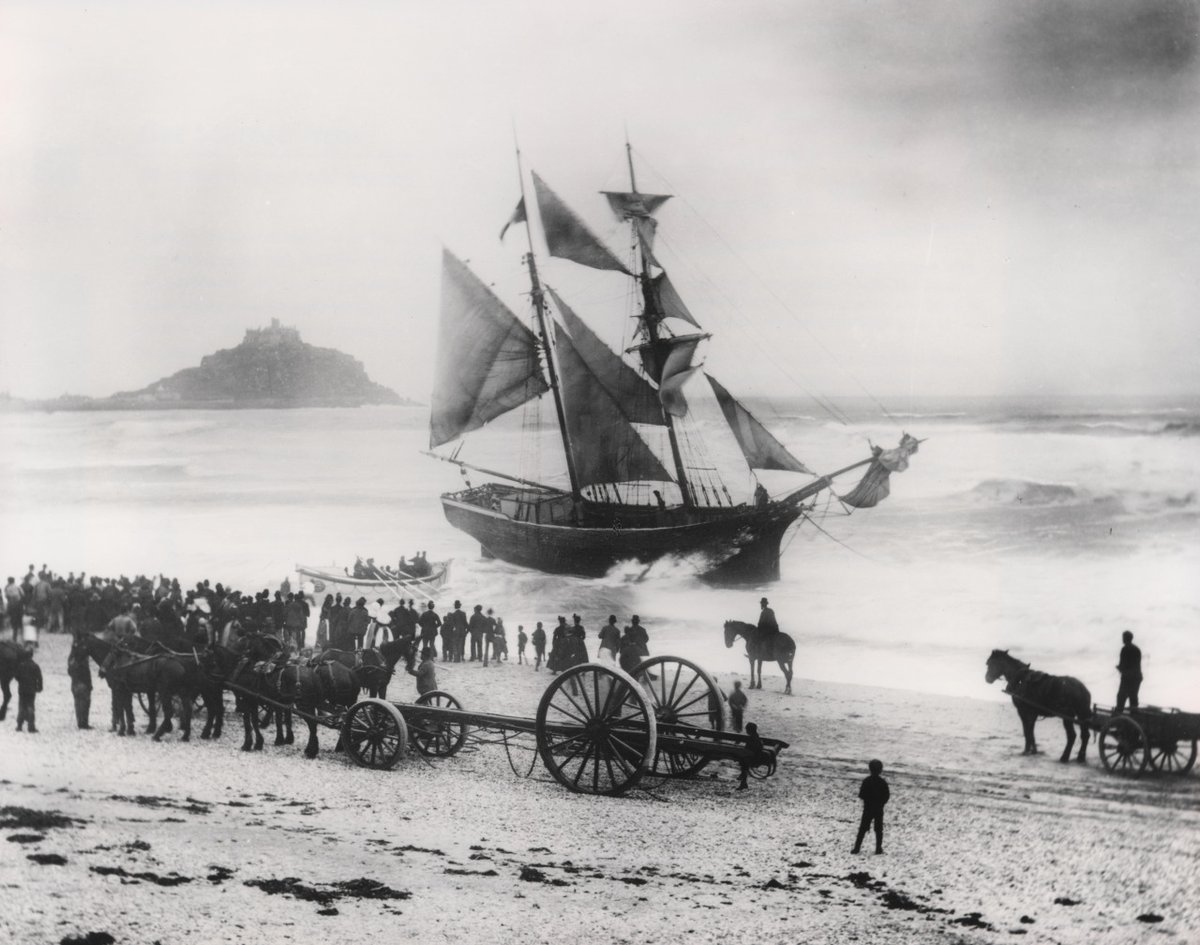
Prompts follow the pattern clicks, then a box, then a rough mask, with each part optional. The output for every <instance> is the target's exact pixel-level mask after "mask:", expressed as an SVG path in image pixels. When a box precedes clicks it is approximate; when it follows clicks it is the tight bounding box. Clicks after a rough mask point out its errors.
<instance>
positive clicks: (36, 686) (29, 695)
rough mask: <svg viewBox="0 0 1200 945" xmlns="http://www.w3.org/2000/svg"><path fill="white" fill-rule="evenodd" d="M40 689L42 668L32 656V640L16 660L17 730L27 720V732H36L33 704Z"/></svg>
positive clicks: (19, 729)
mask: <svg viewBox="0 0 1200 945" xmlns="http://www.w3.org/2000/svg"><path fill="white" fill-rule="evenodd" d="M41 691H42V668H41V667H40V666H38V664H37V662H36V661H35V660H34V658H33V642H32V641H27V642H26V644H25V655H24V657H23V658H22V659H20V660H18V661H17V731H18V732H19V731H21V727H22V726H23V725H24V724H25V723H26V722H28V723H29V733H30V734H31V735H32V734H34V733H35V732H37V725H36V724H35V722H34V716H33V704H34V700H36V699H37V694H38V693H39V692H41Z"/></svg>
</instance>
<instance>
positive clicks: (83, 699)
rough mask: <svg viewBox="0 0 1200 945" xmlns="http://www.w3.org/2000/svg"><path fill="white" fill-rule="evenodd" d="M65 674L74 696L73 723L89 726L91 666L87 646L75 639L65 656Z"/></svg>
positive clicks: (81, 726) (82, 726)
mask: <svg viewBox="0 0 1200 945" xmlns="http://www.w3.org/2000/svg"><path fill="white" fill-rule="evenodd" d="M67 675H68V676H69V677H70V678H71V695H72V696H74V698H75V724H76V725H77V726H79V728H91V725H89V724H88V714H89V712H90V711H91V707H92V667H91V664H90V663H89V662H88V652H87V648H86V647H84V646H83V644H82V643H80V642H79V640H78V639H76V641H75V644H74V646H72V647H71V652H70V654H69V655H68V656H67Z"/></svg>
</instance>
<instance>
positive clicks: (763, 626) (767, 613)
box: [758, 597, 779, 634]
mask: <svg viewBox="0 0 1200 945" xmlns="http://www.w3.org/2000/svg"><path fill="white" fill-rule="evenodd" d="M759 604H760V605H762V611H761V612H760V613H759V615H758V629H759V630H761V631H762V632H763V633H764V634H768V633H778V632H779V621H778V620H776V619H775V611H773V610H772V609H771V608H770V607H769V606H768V604H767V599H766V598H765V597H764V598H763V599H762V600H760V601H759Z"/></svg>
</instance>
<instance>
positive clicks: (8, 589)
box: [4, 577, 25, 643]
mask: <svg viewBox="0 0 1200 945" xmlns="http://www.w3.org/2000/svg"><path fill="white" fill-rule="evenodd" d="M4 606H5V610H6V611H7V612H8V625H9V627H11V628H12V638H13V640H14V641H15V642H17V643H20V642H21V637H22V636H23V633H22V631H23V630H24V627H25V597H24V595H23V594H22V593H21V586H20V585H19V584H18V583H17V579H16V578H14V577H10V578H9V579H8V584H6V585H5V586H4Z"/></svg>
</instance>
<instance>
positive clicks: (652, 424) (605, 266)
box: [429, 145, 919, 583]
mask: <svg viewBox="0 0 1200 945" xmlns="http://www.w3.org/2000/svg"><path fill="white" fill-rule="evenodd" d="M626 156H627V159H628V166H629V185H630V186H629V189H628V190H623V191H601V193H602V194H603V196H604V198H605V200H606V201H607V203H608V207H609V208H610V209H611V211H612V212H613V214H614V215H615V216H616V218H617V220H618V221H619V222H620V224H621V225H622V227H621V228H622V231H624V227H625V226H627V227H628V232H629V236H630V239H629V252H628V254H627V256H628V258H627V261H623V260H622V259H621V258H619V257H618V255H617V254H616V253H615V252H614V251H612V250H611V249H609V247H608V246H607V245H606V243H605V242H603V241H602V240H601V239H600V238H599V237H598V236H596V235H595V233H594V232H593V231H592V230H591V229H589V228H588V226H587V225H586V224H585V223H584V221H583V220H582V219H581V218H580V216H579V215H578V214H576V213H575V212H574V211H573V210H572V209H571V208H570V207H569V206H568V205H567V204H566V203H565V202H563V200H562V199H561V198H560V197H559V196H558V195H557V194H556V193H555V192H554V191H553V190H551V189H550V187H549V186H548V185H547V184H546V182H545V181H544V180H543V179H542V178H541V177H539V176H538V175H537V174H536V173H533V174H532V175H531V176H532V183H533V190H534V194H535V198H536V210H537V213H536V214H531V213H528V212H527V210H526V207H527V204H526V192H525V179H524V173H523V172H520V171H519V177H520V178H521V199H520V202H519V203H518V204H517V209H516V211H515V212H514V213H513V215H512V217H511V219H510V220H509V221H508V223H507V224H506V225H505V228H504V230H502V231H501V241H503V239H504V235H505V231H507V230H508V229H509V227H510V226H512V225H515V224H524V225H525V229H526V234H527V245H528V251H527V252H526V253H524V254H523V263H524V268H525V270H526V271H527V275H528V280H529V300H530V308H531V312H530V316H531V317H530V318H529V320H528V322H529V323H528V324H527V323H526V322H525V321H523V320H522V319H521V318H519V317H518V316H517V315H516V314H515V313H514V312H513V311H512V310H511V309H510V308H509V306H507V305H506V304H505V303H504V302H503V301H502V300H501V299H500V298H499V297H498V296H497V295H496V294H495V293H494V292H493V291H492V290H491V289H490V288H489V287H488V286H487V285H486V284H485V283H484V282H483V281H482V280H481V279H480V278H479V277H478V276H476V275H475V274H474V273H473V272H472V271H471V270H470V269H469V268H468V267H467V266H466V264H465V263H463V262H462V261H461V260H460V259H458V258H457V257H456V256H455V255H454V254H453V253H451V252H450V251H449V250H448V249H445V250H443V268H442V298H441V313H440V318H441V320H440V326H439V336H438V354H437V365H436V375H435V381H434V388H433V396H432V410H431V418H430V440H429V443H430V450H431V451H432V450H435V449H436V448H437V447H439V446H444V445H445V444H448V443H451V442H453V441H456V440H461V439H462V438H463V437H464V436H465V435H466V434H468V433H470V432H471V431H473V430H476V429H479V428H480V427H482V426H484V425H485V424H487V423H489V422H491V421H492V420H495V419H496V418H497V417H500V416H501V415H503V414H506V413H508V412H509V411H513V410H515V409H516V408H518V407H521V406H522V405H529V404H530V403H531V402H536V401H539V400H540V399H541V398H543V397H544V396H545V395H546V394H547V393H549V394H550V397H551V399H552V400H553V403H554V410H555V419H556V421H557V425H558V432H559V436H560V439H561V444H562V449H563V454H564V457H565V461H566V479H567V480H568V482H567V484H565V485H564V486H555V485H550V484H547V483H544V482H539V481H536V480H533V479H531V478H528V477H523V476H520V475H516V474H513V473H511V472H508V473H506V472H502V471H496V470H492V469H487V468H484V467H481V466H477V465H474V464H471V463H468V462H466V461H464V460H461V459H459V458H458V450H461V443H460V445H459V447H458V450H456V451H455V452H454V453H452V454H450V455H445V454H441V453H436V452H431V453H429V455H432V456H434V457H436V458H438V459H442V460H445V461H448V462H452V463H455V464H457V465H458V466H460V467H461V468H462V470H463V474H464V476H465V475H466V472H465V471H466V470H467V469H474V470H477V471H480V472H483V473H485V474H487V475H489V476H490V477H491V478H493V479H500V480H503V481H501V482H487V483H485V484H483V485H479V486H473V487H472V486H470V484H469V480H468V488H466V489H463V490H460V491H456V492H449V493H446V494H444V495H443V496H442V497H441V502H442V507H443V510H444V512H445V516H446V519H447V520H448V521H449V523H450V524H451V525H453V526H454V527H455V528H458V529H460V530H462V531H463V532H466V533H467V534H468V535H470V536H472V537H473V538H475V539H476V540H477V541H478V542H479V544H480V547H481V551H482V553H483V555H484V556H485V557H494V558H499V559H502V560H504V561H507V562H511V563H512V564H516V565H521V566H524V567H528V568H533V569H536V570H538V571H543V572H549V573H563V574H576V575H581V576H593V577H594V576H601V575H603V574H605V573H607V572H608V571H609V570H610V569H611V568H612V567H613V566H614V565H616V564H617V563H619V562H623V561H634V560H636V561H639V562H643V563H649V562H653V561H655V560H657V559H659V558H662V557H665V556H680V557H689V558H694V559H695V560H696V561H697V562H698V563H699V569H698V570H699V571H700V573H701V575H702V576H703V577H704V578H705V579H707V580H709V581H712V582H716V583H761V582H766V581H772V580H776V579H778V578H779V558H780V546H781V542H782V540H783V537H784V535H785V533H786V532H787V530H788V529H789V528H790V527H791V526H792V525H793V524H794V523H795V522H796V521H797V519H799V518H800V517H801V516H803V515H805V514H806V513H807V512H808V511H810V510H811V508H812V504H813V502H814V500H815V497H816V496H817V495H818V494H819V493H822V492H824V491H825V490H831V489H832V488H833V484H834V480H835V479H836V478H837V477H838V476H841V475H843V474H845V473H848V472H850V471H851V470H853V469H857V468H860V467H863V466H867V467H869V468H868V470H867V473H866V475H865V476H864V477H863V479H862V481H861V482H860V483H859V484H858V486H857V487H855V488H854V489H853V490H852V491H850V492H849V493H847V494H846V495H842V496H840V497H839V498H840V500H841V502H842V503H844V504H845V505H847V506H850V507H858V508H863V507H869V506H872V505H874V504H876V503H877V502H878V501H880V500H881V499H882V498H883V497H885V496H886V495H887V492H888V477H889V476H890V474H891V473H892V472H893V471H898V470H900V469H903V468H905V467H906V466H907V462H908V457H909V455H911V454H912V453H913V452H915V451H916V448H917V444H918V442H919V441H918V440H916V439H915V438H913V437H911V436H909V435H908V434H905V435H904V437H903V439H902V441H901V444H900V445H899V446H898V447H896V448H895V449H892V450H887V451H885V450H882V449H880V448H878V447H875V448H873V452H872V455H871V456H868V457H867V458H865V459H863V460H861V461H860V462H856V463H854V464H852V465H850V466H847V467H845V468H843V469H839V470H837V471H835V472H832V473H828V474H825V475H816V474H814V473H813V472H812V471H811V470H810V469H809V467H808V466H806V465H805V464H804V463H803V462H801V461H800V460H799V459H797V458H796V457H795V456H793V455H792V454H791V453H790V452H789V451H788V450H787V448H785V447H784V445H783V444H782V443H781V442H780V441H779V440H778V439H777V438H776V437H775V436H774V435H773V434H771V433H770V432H769V431H768V430H767V429H766V427H765V426H763V424H762V423H761V422H760V421H759V420H758V419H757V418H756V417H755V416H754V415H753V414H752V413H751V412H750V411H749V410H748V409H747V408H746V406H745V405H744V404H743V403H741V402H740V401H738V400H737V399H736V398H735V397H734V396H733V395H732V394H731V393H730V392H729V390H728V389H727V388H726V387H725V386H724V385H723V384H722V383H721V382H720V381H718V380H717V379H716V378H714V377H711V376H709V375H708V374H707V373H706V372H705V371H704V369H703V365H702V364H700V363H697V350H698V349H699V348H700V346H701V345H702V344H704V343H706V342H707V341H708V340H709V338H710V337H711V334H710V333H709V332H706V331H704V330H703V328H702V327H701V325H700V323H699V321H698V320H697V319H696V317H695V316H694V315H693V314H692V312H691V311H690V310H689V308H688V307H687V305H686V304H685V302H684V300H683V298H682V297H681V295H680V293H679V292H678V291H677V289H676V287H675V285H674V284H673V283H672V281H671V279H670V276H669V274H668V273H667V270H666V269H665V268H664V267H663V265H662V264H661V262H660V259H659V257H658V256H657V255H656V253H655V235H656V231H657V227H658V221H657V219H656V212H657V211H658V210H659V208H660V207H661V206H662V205H663V204H664V203H665V202H666V201H667V200H668V199H670V195H668V194H653V193H643V192H640V191H639V190H638V188H637V180H636V176H635V172H634V164H633V153H632V150H631V149H630V148H629V146H628V145H626ZM517 160H518V168H520V155H519V153H518V157H517ZM535 222H539V223H540V230H541V234H542V236H543V238H544V243H545V246H546V250H547V252H548V254H549V255H550V256H553V257H556V258H559V259H565V260H569V261H570V262H572V263H574V264H577V265H581V266H585V267H588V268H589V269H594V270H608V271H611V272H613V273H616V274H619V275H620V276H621V277H622V278H624V279H627V280H630V281H629V282H628V283H627V285H628V287H629V288H628V294H627V297H628V298H629V299H631V300H632V303H631V308H632V312H633V315H634V317H635V324H636V329H635V330H634V331H633V332H632V333H631V336H630V338H629V339H628V340H629V341H630V344H629V346H628V347H627V348H625V349H624V350H620V349H618V350H614V349H613V348H612V347H610V346H609V345H608V344H607V343H606V342H605V341H604V340H602V338H601V337H600V336H599V335H598V334H597V333H596V332H594V331H593V330H592V329H591V327H589V325H588V324H587V322H585V320H584V319H583V318H581V317H580V316H579V315H578V314H576V312H575V311H574V310H573V309H572V308H571V307H570V305H568V304H567V302H566V300H565V299H564V298H563V297H562V296H561V295H560V294H559V293H558V292H557V291H556V290H555V289H554V288H553V287H552V286H550V285H548V284H546V283H545V282H544V281H543V279H542V275H541V273H540V272H539V268H538V259H537V256H536V254H535V252H534V233H535V227H534V223H535ZM625 314H627V313H625ZM635 365H636V367H635ZM705 397H707V398H711V399H715V403H716V404H717V405H718V406H719V414H718V413H717V412H716V411H713V410H711V409H710V414H711V416H714V417H717V418H718V419H719V421H720V422H719V423H718V425H720V424H721V423H723V424H726V425H727V430H728V432H729V433H731V434H732V437H733V438H734V439H735V440H736V445H737V447H738V449H737V450H726V451H725V452H726V453H727V454H729V453H732V454H733V455H735V456H737V463H736V466H737V467H738V468H734V469H732V470H725V469H723V468H720V467H719V465H718V464H716V463H715V462H714V461H713V460H712V459H711V458H710V455H709V454H710V453H711V452H713V451H712V450H710V449H708V448H707V447H706V442H705V441H706V429H708V430H709V431H711V429H712V424H708V425H707V426H706V425H705V424H703V423H699V422H694V421H693V418H692V416H691V414H692V413H693V409H692V404H694V403H696V402H697V399H698V398H705ZM708 435H709V436H711V432H710V433H709V434H708ZM739 451H740V456H739V455H738V453H739ZM716 452H721V451H720V450H717V451H716ZM758 470H782V471H787V472H790V473H794V474H797V475H798V476H802V477H804V481H802V482H800V483H799V484H796V485H794V486H793V487H791V488H789V489H787V490H786V491H784V492H783V493H782V494H777V495H774V496H772V495H770V494H769V493H768V491H767V489H766V488H765V486H764V485H763V484H762V483H761V482H760V481H759V479H758V477H757V475H756V471H758ZM731 483H732V485H733V488H732V490H731Z"/></svg>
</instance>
